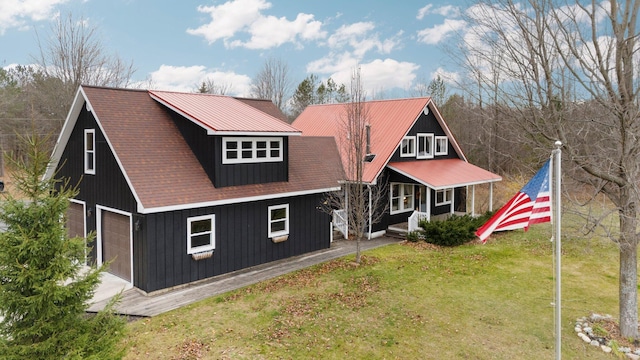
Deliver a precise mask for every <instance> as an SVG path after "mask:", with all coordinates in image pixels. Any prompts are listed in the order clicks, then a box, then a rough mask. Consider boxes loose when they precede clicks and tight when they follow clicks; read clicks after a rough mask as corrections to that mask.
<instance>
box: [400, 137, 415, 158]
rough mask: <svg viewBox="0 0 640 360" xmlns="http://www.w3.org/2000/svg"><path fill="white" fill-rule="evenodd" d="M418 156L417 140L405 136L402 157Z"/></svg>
mask: <svg viewBox="0 0 640 360" xmlns="http://www.w3.org/2000/svg"><path fill="white" fill-rule="evenodd" d="M411 156H416V138H415V137H414V136H405V137H404V139H402V144H400V157H411Z"/></svg>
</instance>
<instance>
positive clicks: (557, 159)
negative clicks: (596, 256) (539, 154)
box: [551, 141, 562, 360]
mask: <svg viewBox="0 0 640 360" xmlns="http://www.w3.org/2000/svg"><path fill="white" fill-rule="evenodd" d="M555 146H556V149H555V150H553V161H552V163H553V165H554V166H553V171H552V174H553V177H552V178H553V180H554V184H553V185H552V188H553V194H552V197H553V202H552V204H551V206H552V208H553V211H552V215H553V220H554V223H553V237H554V239H555V240H556V248H555V253H556V261H555V263H556V269H555V275H556V276H555V278H556V291H555V293H556V294H555V295H556V298H555V319H556V321H555V323H556V324H555V325H556V334H555V335H556V359H557V360H560V358H561V357H562V355H561V351H560V350H561V345H562V319H561V316H560V313H561V301H560V300H561V297H562V296H561V295H562V293H561V286H560V284H561V282H560V273H561V271H560V268H561V267H560V258H561V255H562V244H561V234H560V232H561V231H560V229H561V226H560V225H561V217H560V214H561V212H562V211H561V210H562V208H561V203H560V192H561V189H560V184H561V183H560V181H561V177H562V176H561V173H560V163H561V158H562V150H561V148H562V142H560V141H556V142H555Z"/></svg>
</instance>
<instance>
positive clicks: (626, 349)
mask: <svg viewBox="0 0 640 360" xmlns="http://www.w3.org/2000/svg"><path fill="white" fill-rule="evenodd" d="M618 351H620V352H621V353H625V354H628V353H630V352H631V348H629V347H626V346H621V347H619V348H618Z"/></svg>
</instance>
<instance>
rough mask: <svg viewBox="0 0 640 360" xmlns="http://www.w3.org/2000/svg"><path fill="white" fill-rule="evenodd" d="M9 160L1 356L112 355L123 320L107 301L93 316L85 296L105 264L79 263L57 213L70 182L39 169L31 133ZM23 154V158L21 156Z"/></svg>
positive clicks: (2, 217) (3, 209) (1, 265)
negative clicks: (11, 189) (10, 190)
mask: <svg viewBox="0 0 640 360" xmlns="http://www.w3.org/2000/svg"><path fill="white" fill-rule="evenodd" d="M22 140H24V142H25V147H26V148H27V155H28V156H26V157H25V158H22V157H18V158H16V159H12V158H11V157H8V156H7V158H6V159H7V163H8V164H11V169H12V173H13V184H14V186H15V188H16V191H17V192H16V194H11V193H6V194H5V199H4V201H2V203H1V204H0V221H1V222H2V223H4V225H5V230H4V231H3V232H1V233H0V317H3V318H2V320H1V321H0V354H3V359H119V358H122V356H123V355H124V351H125V349H124V348H123V346H122V341H121V340H122V337H123V335H124V334H123V331H124V327H125V321H124V320H123V319H121V318H118V317H117V316H115V315H114V314H112V312H111V310H112V306H113V304H114V303H115V301H116V300H113V301H112V302H111V304H110V305H109V306H107V308H106V309H105V310H104V311H102V312H100V313H98V314H97V315H95V316H89V315H87V314H86V309H87V308H88V305H89V300H90V299H91V298H92V297H93V294H94V291H95V289H96V287H97V285H98V283H99V281H100V279H99V276H100V273H101V272H102V271H104V270H105V267H104V265H103V266H101V267H98V268H96V267H90V268H88V269H86V271H82V270H83V267H84V265H83V263H84V254H85V247H86V244H85V239H84V238H80V237H75V238H69V236H68V235H67V229H66V225H65V221H64V219H65V216H64V215H65V214H66V211H67V208H68V206H69V199H70V198H72V197H73V196H75V194H76V191H77V190H76V189H75V188H72V187H70V186H69V184H68V183H67V182H62V181H60V180H57V179H55V177H52V178H51V179H44V178H43V175H44V173H45V171H46V169H47V165H48V162H49V156H48V152H45V151H44V150H43V144H44V142H45V141H44V140H46V139H41V138H39V137H38V136H28V137H25V138H23V139H22ZM23 159H24V160H23Z"/></svg>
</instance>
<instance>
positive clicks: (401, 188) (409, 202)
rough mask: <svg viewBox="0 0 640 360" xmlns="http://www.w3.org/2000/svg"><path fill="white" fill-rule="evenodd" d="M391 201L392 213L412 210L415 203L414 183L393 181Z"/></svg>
mask: <svg viewBox="0 0 640 360" xmlns="http://www.w3.org/2000/svg"><path fill="white" fill-rule="evenodd" d="M389 201H390V204H389V207H390V209H391V214H397V213H401V212H407V211H412V210H413V204H414V186H413V184H400V183H391V194H390V196H389Z"/></svg>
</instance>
